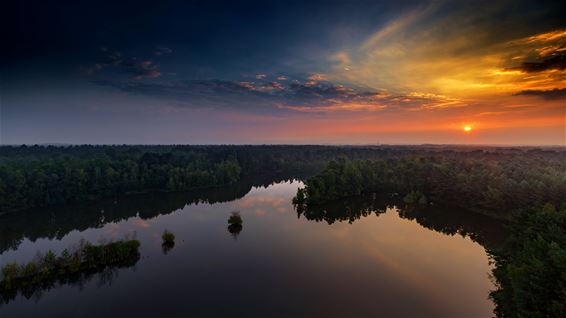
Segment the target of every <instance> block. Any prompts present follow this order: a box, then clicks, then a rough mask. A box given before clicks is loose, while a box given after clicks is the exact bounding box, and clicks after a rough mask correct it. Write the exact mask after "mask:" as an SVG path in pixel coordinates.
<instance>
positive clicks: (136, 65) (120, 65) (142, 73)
mask: <svg viewBox="0 0 566 318" xmlns="http://www.w3.org/2000/svg"><path fill="white" fill-rule="evenodd" d="M164 49H165V48H162V51H160V52H162V54H163V52H165V51H166V50H165V51H164ZM168 50H169V49H168ZM100 51H101V53H103V54H102V56H101V58H100V61H99V62H98V63H95V64H94V65H92V66H90V67H87V68H83V71H84V73H86V74H87V75H99V74H100V73H102V72H112V73H118V74H123V75H127V76H129V77H130V78H131V79H134V80H141V79H144V78H158V77H160V76H161V75H162V72H161V69H160V67H159V65H158V64H156V63H155V62H154V61H152V60H149V59H138V58H136V57H127V56H124V55H123V54H122V53H120V52H116V51H111V50H109V49H108V48H105V47H102V48H101V49H100Z"/></svg>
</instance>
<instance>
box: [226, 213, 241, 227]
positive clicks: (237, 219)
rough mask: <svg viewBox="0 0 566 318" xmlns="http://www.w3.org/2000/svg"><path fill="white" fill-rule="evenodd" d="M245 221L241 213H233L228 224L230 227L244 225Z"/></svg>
mask: <svg viewBox="0 0 566 318" xmlns="http://www.w3.org/2000/svg"><path fill="white" fill-rule="evenodd" d="M242 223H244V221H243V220H242V217H241V216H240V212H232V215H230V217H229V218H228V224H230V225H242Z"/></svg>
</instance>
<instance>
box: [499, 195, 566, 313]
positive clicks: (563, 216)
mask: <svg viewBox="0 0 566 318" xmlns="http://www.w3.org/2000/svg"><path fill="white" fill-rule="evenodd" d="M491 256H492V258H493V260H494V261H495V268H494V270H493V277H494V278H495V282H496V284H497V286H498V289H497V290H495V291H493V292H492V293H491V298H492V299H493V301H494V302H495V304H496V313H497V315H498V316H499V317H532V318H538V317H566V209H562V211H556V209H555V208H554V207H553V206H551V205H545V207H544V208H543V209H539V210H530V211H526V212H524V213H522V214H521V215H520V216H519V217H518V218H517V220H516V222H515V223H514V225H513V226H512V229H511V235H510V237H509V239H508V241H507V243H506V244H505V245H504V247H503V248H501V249H497V250H495V251H491Z"/></svg>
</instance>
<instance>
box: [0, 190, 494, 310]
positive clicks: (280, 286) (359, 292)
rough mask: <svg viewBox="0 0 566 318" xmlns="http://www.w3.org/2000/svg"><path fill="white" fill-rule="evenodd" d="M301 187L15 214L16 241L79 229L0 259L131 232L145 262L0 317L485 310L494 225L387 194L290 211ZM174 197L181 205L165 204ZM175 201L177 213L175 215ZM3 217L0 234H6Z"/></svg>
mask: <svg viewBox="0 0 566 318" xmlns="http://www.w3.org/2000/svg"><path fill="white" fill-rule="evenodd" d="M300 186H302V185H301V184H300V183H298V182H285V183H278V184H276V185H272V186H269V187H267V188H264V187H257V188H252V189H251V191H249V192H248V193H247V194H246V195H245V196H244V197H241V198H238V199H235V200H226V201H216V203H214V204H206V203H205V204H201V203H202V202H199V203H194V204H190V205H186V204H187V203H186V202H188V201H189V200H188V199H187V198H188V197H189V196H190V195H194V193H192V194H156V195H144V196H142V197H139V201H135V199H133V201H134V202H131V208H128V210H127V212H124V211H120V209H119V208H117V207H115V206H122V207H124V208H127V206H128V205H126V204H124V202H125V201H126V200H125V199H121V200H118V202H117V203H116V205H114V203H113V202H111V203H110V204H109V205H108V207H105V208H104V211H105V212H104V214H103V215H104V220H102V221H101V220H100V217H101V213H100V209H98V210H95V211H94V212H93V213H94V214H95V216H88V215H85V216H84V217H83V219H84V220H87V221H86V222H78V221H77V220H80V219H81V217H80V216H79V215H81V214H88V213H86V212H85V210H75V212H74V213H72V212H71V210H72V209H71V208H69V209H70V210H69V212H66V213H67V214H65V213H63V214H57V213H55V215H54V219H55V220H58V221H59V220H60V221H61V222H65V220H64V219H61V218H63V217H65V216H68V217H70V218H71V219H72V220H70V221H69V222H68V223H67V224H66V225H65V226H64V227H62V226H58V225H57V223H58V221H57V222H55V223H53V224H43V225H42V224H40V223H39V222H36V221H31V227H32V228H31V229H26V227H25V226H24V220H20V221H19V222H21V223H22V224H20V225H19V226H18V227H17V228H18V230H17V231H12V232H11V233H12V234H14V235H12V236H8V238H9V239H10V240H12V241H13V240H14V239H15V238H17V237H19V238H23V237H26V236H27V235H30V234H35V235H36V236H35V237H36V238H38V237H39V238H41V237H42V236H41V235H53V236H55V237H56V236H65V235H64V234H62V233H69V232H70V231H72V230H73V225H77V229H79V231H76V232H75V233H70V234H69V235H66V236H65V237H64V238H63V239H62V240H60V241H59V240H37V241H34V242H31V241H28V240H24V242H23V244H21V245H20V246H19V248H18V249H17V250H16V251H6V252H4V253H3V254H0V258H2V259H0V263H1V264H3V263H5V262H8V261H12V260H16V259H17V258H20V259H29V258H30V257H31V256H33V253H34V252H35V251H36V250H38V249H39V250H46V249H48V248H54V249H57V248H59V249H60V248H62V246H63V245H65V244H71V243H72V242H74V241H75V240H78V239H79V238H80V237H83V236H87V237H88V238H89V239H90V240H96V239H97V238H98V237H112V236H111V235H124V234H125V233H129V231H132V230H136V231H137V233H138V236H137V237H138V239H139V240H140V241H141V253H142V255H143V259H142V260H141V261H139V263H138V264H136V272H135V273H130V272H129V271H125V272H122V271H121V272H120V277H119V279H118V280H116V279H114V280H113V281H112V286H109V285H104V288H100V289H99V288H96V287H95V286H94V283H92V284H88V286H85V289H84V290H83V292H82V293H74V292H72V291H70V290H69V289H68V288H65V287H64V286H62V288H53V289H51V290H50V292H49V293H48V294H49V295H47V293H45V297H43V299H42V301H41V302H39V303H36V304H34V303H31V302H29V301H28V300H27V299H25V298H24V297H16V300H14V301H12V302H11V303H10V304H9V305H6V306H4V308H2V310H0V316H25V315H30V316H32V315H36V316H37V315H39V316H42V317H46V316H53V317H61V316H93V317H101V316H116V315H128V316H136V315H138V316H178V315H179V314H180V313H183V314H186V315H193V316H257V317H265V316H284V317H289V316H292V317H297V316H324V317H352V316H355V317H362V316H364V317H375V316H386V317H415V316H419V317H462V316H474V317H485V316H490V314H491V311H492V310H493V304H492V303H491V302H490V301H489V300H488V299H487V296H488V293H489V290H490V289H492V288H493V284H492V283H491V282H490V281H489V278H488V273H489V270H490V268H489V264H488V258H487V255H486V253H485V249H484V248H483V247H482V246H480V244H482V245H484V246H486V245H489V244H492V243H491V241H492V236H493V234H497V233H498V231H500V230H501V228H502V226H501V225H500V223H497V222H493V220H491V219H489V218H485V217H482V216H480V215H473V214H466V213H468V212H462V211H459V210H451V209H446V210H442V209H440V208H438V207H430V208H426V209H420V210H419V209H417V210H410V209H404V208H401V209H397V208H392V207H394V206H403V205H402V203H399V202H397V201H396V198H392V197H390V196H387V195H384V196H383V197H379V196H376V197H375V198H374V197H373V196H372V197H369V198H368V197H358V198H354V199H351V200H344V201H342V202H337V203H333V204H329V205H327V206H321V207H318V208H316V209H302V210H301V209H300V208H298V207H297V210H295V209H293V206H292V204H291V198H292V197H293V196H294V194H295V193H296V190H297V188H298V187H300ZM227 191H233V190H229V189H228V190H227ZM246 191H247V190H246ZM232 193H233V192H232ZM177 195H180V198H179V201H178V202H176V203H175V204H169V203H168V202H171V201H175V200H176V199H171V198H176V197H177ZM202 198H205V199H202ZM206 198H210V197H205V196H201V197H200V199H199V200H208V199H206ZM160 203H161V204H160ZM150 207H151V208H150ZM175 207H179V208H180V209H179V210H176V212H174V213H172V212H171V211H172V209H174V208H175ZM152 209H153V210H152ZM138 211H140V212H139V216H136V215H138ZM232 211H239V214H240V217H241V220H242V221H245V227H246V230H245V233H243V226H242V227H241V228H237V227H231V226H230V225H232V224H231V223H233V224H237V223H238V222H230V223H228V224H227V220H229V219H230V218H231V216H232ZM297 214H298V216H299V218H298V219H297ZM111 220H115V221H111ZM2 221H3V220H2ZM0 223H1V222H0ZM1 224H2V225H0V227H1V228H2V230H1V231H4V229H9V227H8V226H5V224H3V223H1ZM242 224H243V222H242V223H241V224H240V225H242ZM227 226H228V228H227ZM80 228H89V229H88V230H80ZM61 229H62V230H61ZM164 229H169V230H171V231H172V232H173V233H175V235H176V239H175V242H176V244H175V247H174V249H173V250H168V251H164V250H163V247H162V237H161V235H162V233H163V231H164ZM59 230H60V231H59ZM227 232H228V233H229V234H228V233H227ZM239 234H243V235H239ZM2 235H5V234H4V233H2ZM232 235H233V236H234V237H237V240H238V241H237V244H234V240H233V239H232ZM496 236H497V235H496ZM45 237H47V236H45ZM472 240H474V241H475V242H479V243H480V244H478V243H475V242H473V241H472ZM164 252H168V254H167V255H166V256H165V255H164ZM234 286H238V292H237V293H234ZM455 290H457V291H458V292H457V293H455V292H454V291H455ZM148 291H150V292H148ZM346 291H347V292H346ZM47 296H49V297H47ZM187 299H190V301H187ZM69 303H72V304H73V306H71V307H70V306H68V305H67V304H69ZM94 304H105V305H104V306H97V305H94ZM282 304H284V305H282Z"/></svg>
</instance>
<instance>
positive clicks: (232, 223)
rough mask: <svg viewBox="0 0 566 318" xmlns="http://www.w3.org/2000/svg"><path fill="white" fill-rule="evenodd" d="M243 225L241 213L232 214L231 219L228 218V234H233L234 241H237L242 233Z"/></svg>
mask: <svg viewBox="0 0 566 318" xmlns="http://www.w3.org/2000/svg"><path fill="white" fill-rule="evenodd" d="M243 223H244V222H243V220H242V217H241V216H240V212H238V211H234V212H232V215H230V217H229V218H228V232H230V234H232V236H233V237H234V239H237V238H238V235H239V234H240V232H242V229H243V225H242V224H243Z"/></svg>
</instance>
